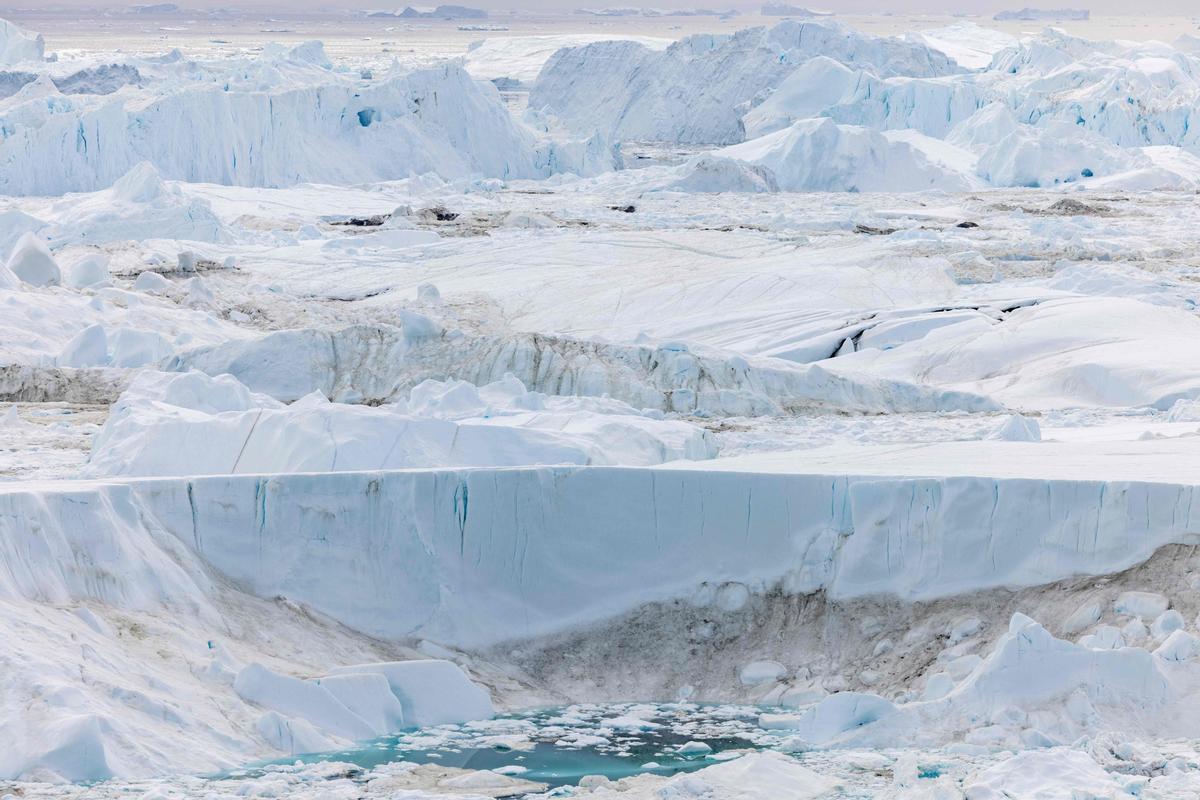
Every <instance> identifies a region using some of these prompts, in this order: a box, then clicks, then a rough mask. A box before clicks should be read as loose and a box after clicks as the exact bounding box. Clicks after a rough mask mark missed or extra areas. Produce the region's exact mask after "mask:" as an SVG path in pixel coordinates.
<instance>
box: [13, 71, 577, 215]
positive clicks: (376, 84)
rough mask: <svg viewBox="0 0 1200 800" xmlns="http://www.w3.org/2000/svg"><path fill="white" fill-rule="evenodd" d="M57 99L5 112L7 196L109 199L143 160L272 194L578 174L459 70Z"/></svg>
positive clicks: (34, 100)
mask: <svg viewBox="0 0 1200 800" xmlns="http://www.w3.org/2000/svg"><path fill="white" fill-rule="evenodd" d="M47 91H48V92H49V94H47V95H40V94H37V93H33V92H30V91H29V89H28V87H27V88H26V89H24V90H22V92H21V93H19V94H18V95H16V96H14V97H12V98H10V99H9V100H7V101H5V102H4V105H3V106H0V128H2V129H3V130H4V136H3V138H2V139H0V165H2V166H0V190H3V191H4V192H5V193H6V194H62V193H64V192H69V191H93V190H96V189H102V188H104V187H107V186H110V185H111V184H112V183H113V182H114V181H116V180H117V179H118V178H120V177H121V176H123V175H124V174H125V173H126V172H128V171H129V170H130V169H131V168H132V167H133V166H135V165H136V164H138V163H139V162H142V161H148V162H150V163H151V164H153V165H154V166H155V167H156V168H157V169H158V171H159V172H160V173H161V174H162V175H163V176H164V177H166V178H169V179H176V180H186V181H191V182H200V183H221V184H232V185H238V186H269V187H270V186H287V185H291V184H295V183H300V182H316V183H333V184H343V185H344V184H352V183H358V182H367V181H379V180H389V179H395V178H405V177H408V176H409V175H410V174H422V173H426V172H435V173H437V174H439V175H441V176H442V177H445V178H455V177H466V176H471V175H482V176H486V177H492V178H539V177H546V176H547V175H549V174H550V172H551V171H553V169H561V168H564V167H569V166H570V164H568V163H565V162H568V161H569V160H570V157H569V156H570V153H569V152H568V151H567V149H565V148H563V147H558V148H555V147H552V146H550V145H543V144H540V143H539V142H538V141H537V140H536V139H535V138H534V136H533V134H532V133H531V132H530V131H529V130H527V129H524V128H522V127H521V126H519V125H518V124H517V123H515V122H514V121H513V120H512V118H511V117H510V116H509V113H508V111H507V110H505V108H504V105H503V103H502V102H501V100H500V97H499V94H498V93H497V92H496V90H495V89H494V87H492V86H490V85H488V84H482V83H478V82H476V81H474V80H472V78H471V77H470V76H469V75H468V74H467V73H466V72H465V71H463V69H462V68H461V67H458V66H455V65H449V64H447V65H443V66H440V67H435V68H431V69H426V70H417V71H414V72H410V73H407V74H401V75H393V76H389V77H386V78H384V79H381V80H377V81H371V82H366V83H363V82H359V81H351V80H349V79H347V78H345V77H344V76H338V75H334V74H332V73H331V74H329V75H328V76H327V77H326V78H325V79H324V80H322V81H315V80H313V81H310V82H308V83H300V82H297V83H295V84H290V85H288V84H283V85H280V86H273V87H268V88H267V89H266V90H264V89H263V88H262V87H258V86H253V87H241V86H238V85H220V84H213V83H208V82H202V83H190V84H188V83H185V84H182V85H175V84H171V83H165V84H162V85H156V86H155V87H153V88H152V89H147V90H143V91H138V92H133V91H129V92H118V93H117V94H114V95H106V96H66V95H61V94H57V93H56V92H55V91H54V90H52V89H47ZM583 155H588V154H586V153H585V154H583ZM581 157H582V156H581ZM589 157H590V156H589Z"/></svg>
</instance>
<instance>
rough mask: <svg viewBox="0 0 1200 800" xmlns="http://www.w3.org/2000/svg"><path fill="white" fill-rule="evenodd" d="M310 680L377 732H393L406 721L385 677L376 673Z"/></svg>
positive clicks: (330, 676)
mask: <svg viewBox="0 0 1200 800" xmlns="http://www.w3.org/2000/svg"><path fill="white" fill-rule="evenodd" d="M312 682H313V683H315V684H316V685H318V686H320V687H322V688H323V689H325V690H326V691H327V692H329V693H330V694H331V695H333V696H334V697H335V698H337V700H338V702H340V703H341V704H342V705H344V706H345V707H346V708H348V709H350V711H352V712H354V713H355V714H357V715H358V716H359V717H361V718H362V719H363V720H364V721H365V722H366V723H367V724H368V725H370V726H371V727H372V728H373V729H374V730H375V731H376V733H377V734H380V735H382V734H384V733H393V732H395V731H398V730H400V729H401V728H403V727H404V725H405V723H404V709H403V708H402V707H401V705H400V701H399V700H398V699H397V698H396V695H395V694H393V693H392V688H391V685H390V684H389V683H388V680H387V678H385V677H384V676H383V675H381V674H379V673H376V672H369V673H368V672H364V673H348V674H345V675H329V676H327V677H324V678H314V679H313V680H312Z"/></svg>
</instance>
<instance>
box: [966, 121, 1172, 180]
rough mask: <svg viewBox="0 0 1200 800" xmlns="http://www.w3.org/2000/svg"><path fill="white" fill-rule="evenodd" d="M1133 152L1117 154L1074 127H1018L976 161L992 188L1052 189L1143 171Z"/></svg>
mask: <svg viewBox="0 0 1200 800" xmlns="http://www.w3.org/2000/svg"><path fill="white" fill-rule="evenodd" d="M1149 164H1150V162H1149V159H1148V158H1147V157H1146V156H1144V155H1142V154H1141V153H1139V152H1138V151H1137V150H1131V149H1122V148H1119V147H1117V146H1116V145H1114V144H1112V143H1110V142H1109V141H1107V140H1106V139H1104V138H1102V137H1100V136H1099V135H1097V134H1095V133H1092V132H1090V131H1087V130H1084V129H1082V128H1080V127H1079V126H1077V125H1072V124H1069V123H1066V122H1051V123H1049V124H1047V125H1045V126H1036V127H1035V126H1032V125H1020V126H1018V127H1017V128H1016V129H1015V130H1014V131H1013V132H1012V133H1010V134H1009V135H1008V136H1005V137H1004V138H1003V139H1001V140H1000V141H998V142H996V143H995V144H994V145H992V146H990V147H988V148H987V149H986V150H984V151H983V153H982V154H981V155H980V156H979V165H978V172H979V175H980V177H982V178H985V179H986V180H987V181H988V182H990V183H991V184H992V185H993V186H1031V187H1037V186H1042V187H1045V186H1057V185H1060V184H1064V183H1075V182H1078V181H1081V180H1083V179H1085V178H1091V177H1094V176H1100V175H1111V174H1114V173H1118V172H1125V171H1128V170H1131V169H1135V168H1137V167H1139V166H1149Z"/></svg>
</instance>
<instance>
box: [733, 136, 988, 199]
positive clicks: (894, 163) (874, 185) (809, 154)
mask: <svg viewBox="0 0 1200 800" xmlns="http://www.w3.org/2000/svg"><path fill="white" fill-rule="evenodd" d="M954 150H955V148H953V147H951V146H949V145H945V144H943V143H941V142H938V141H936V140H933V139H928V138H927V137H920V136H917V137H915V138H911V139H909V140H904V139H900V138H897V137H894V136H890V135H889V134H888V133H883V134H880V133H876V132H875V131H872V130H869V129H867V128H861V127H855V126H849V125H837V124H834V122H833V121H831V120H829V119H806V120H801V121H799V122H796V123H793V124H792V125H791V126H790V127H787V128H784V129H783V130H780V131H777V132H775V133H770V134H767V135H765V136H760V137H759V138H757V139H753V140H751V141H748V142H745V143H743V144H737V145H733V146H731V147H726V148H723V149H721V150H718V151H716V153H717V155H719V156H722V157H725V158H731V159H734V160H736V161H742V162H745V163H747V164H750V165H753V166H755V167H759V168H761V169H764V170H767V171H768V173H769V174H770V175H772V176H774V178H775V183H776V184H777V185H778V186H779V188H780V189H781V190H783V191H787V192H804V191H809V192H812V191H817V192H860V191H861V192H906V191H924V190H928V189H943V190H946V191H964V190H967V189H970V188H973V187H974V186H977V185H978V181H975V180H973V179H972V176H971V175H970V173H969V172H963V171H961V170H958V169H955V168H954V162H955V161H956V160H957V161H958V162H960V163H961V162H963V161H966V162H968V163H969V161H970V155H969V154H961V153H955V152H954ZM947 156H949V158H947ZM964 156H965V158H964Z"/></svg>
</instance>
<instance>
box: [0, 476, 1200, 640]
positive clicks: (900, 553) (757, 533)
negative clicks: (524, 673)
mask: <svg viewBox="0 0 1200 800" xmlns="http://www.w3.org/2000/svg"><path fill="white" fill-rule="evenodd" d="M1194 494H1195V487H1193V486H1189V485H1175V484H1153V483H1129V482H1093V481H1071V480H997V479H990V478H976V477H947V478H918V479H912V478H909V479H900V478H869V479H868V478H854V477H845V476H833V475H765V474H755V473H748V472H733V471H729V472H722V471H716V470H712V471H705V470H699V469H661V468H654V469H651V468H588V467H582V468H570V467H547V468H517V469H479V470H414V471H401V472H380V473H338V474H307V475H305V474H300V475H286V476H273V477H256V476H224V477H207V478H195V479H190V480H188V479H162V480H145V481H137V482H131V483H128V484H121V483H117V484H78V483H74V484H71V483H60V484H45V485H41V486H38V485H21V486H17V485H13V486H6V487H3V488H2V489H0V554H2V560H0V596H15V597H25V598H32V599H38V600H41V601H43V602H66V601H68V600H77V599H87V598H95V599H99V600H103V601H105V602H110V603H114V604H116V605H123V604H127V603H134V604H139V605H144V604H146V603H154V602H162V603H168V602H170V603H186V602H190V603H192V604H193V605H196V606H197V607H202V605H203V597H202V595H203V591H202V586H201V584H199V583H196V580H195V579H188V580H182V579H181V578H180V576H179V569H180V568H179V567H178V566H177V564H176V562H175V560H173V559H170V558H168V557H167V556H166V555H165V554H166V553H169V552H170V549H171V545H170V542H171V541H174V540H176V539H177V540H178V541H180V542H183V543H184V544H186V545H187V547H188V548H189V549H190V550H192V551H194V552H195V553H196V554H198V555H199V557H200V558H201V559H203V560H204V561H205V562H207V563H208V564H210V565H211V566H213V567H215V568H216V569H217V570H219V571H220V572H222V573H224V574H225V575H226V576H228V577H229V578H231V579H232V580H233V581H235V583H236V584H237V585H238V586H240V587H242V588H244V589H245V590H247V591H250V592H251V593H253V594H257V595H259V596H263V597H275V596H283V597H287V598H289V599H291V600H294V601H297V602H300V603H304V604H307V605H309V606H311V607H313V608H314V609H316V610H318V611H320V612H323V613H325V614H328V615H330V616H332V617H334V618H335V619H338V620H340V621H342V622H345V623H346V624H348V625H350V626H352V627H354V628H357V629H359V630H361V631H364V632H366V633H369V634H373V635H378V636H382V637H389V638H394V637H408V636H420V637H424V638H429V639H432V640H435V641H441V642H443V643H447V644H452V645H458V646H464V647H477V646H484V645H488V644H492V643H495V642H499V641H503V640H506V639H513V638H520V637H529V636H539V635H544V634H548V633H552V632H556V631H561V630H566V629H569V628H571V627H574V626H580V625H586V624H589V623H593V622H598V621H601V620H605V619H607V618H611V617H613V616H615V615H617V614H620V613H622V612H625V611H628V610H630V609H633V608H635V607H637V606H639V605H642V604H644V603H647V602H651V601H658V600H667V599H674V598H681V597H689V596H691V595H692V593H693V592H695V591H696V590H697V589H698V588H700V587H701V586H702V585H703V584H706V583H707V584H710V585H711V584H717V585H719V584H723V583H727V582H735V583H740V584H744V585H745V586H746V587H748V588H749V589H750V590H751V591H762V590H765V589H768V588H772V587H775V586H782V588H783V589H784V590H785V591H789V592H795V593H807V592H814V591H818V590H825V591H827V592H828V593H829V594H830V595H831V596H832V597H835V598H854V597H864V596H869V595H885V596H894V597H897V598H900V599H909V600H924V599H932V598H938V597H945V596H950V595H954V594H957V593H963V592H970V591H973V590H979V589H985V588H994V587H1017V586H1031V585H1040V584H1043V583H1047V582H1051V581H1055V580H1059V579H1062V578H1065V577H1069V576H1072V575H1079V574H1107V573H1111V572H1114V571H1118V570H1121V569H1124V568H1127V567H1129V566H1132V565H1134V564H1136V563H1139V562H1140V561H1143V560H1145V559H1146V558H1148V557H1149V556H1150V555H1151V553H1152V552H1153V551H1154V550H1155V549H1156V548H1158V547H1160V546H1162V545H1164V544H1168V543H1196V542H1197V541H1200V537H1198V535H1197V531H1200V509H1197V510H1193V499H1194ZM30 521H32V524H31V522H30ZM164 532H166V533H169V534H171V535H172V537H174V539H171V538H167V539H166V540H165V541H164V540H163V536H162V534H163V533H164ZM47 534H53V535H52V536H48V535H47ZM46 541H50V542H52V543H55V544H53V546H52V547H48V546H47V545H45V544H43V543H44V542H46ZM187 587H197V588H187Z"/></svg>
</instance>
